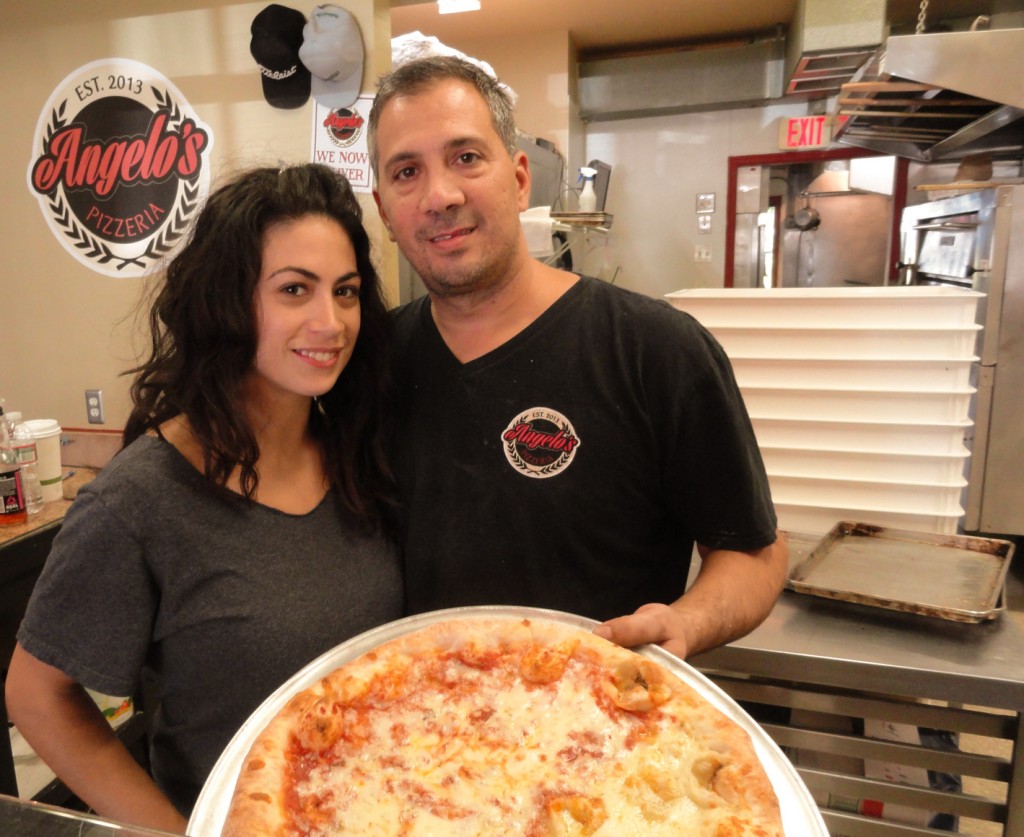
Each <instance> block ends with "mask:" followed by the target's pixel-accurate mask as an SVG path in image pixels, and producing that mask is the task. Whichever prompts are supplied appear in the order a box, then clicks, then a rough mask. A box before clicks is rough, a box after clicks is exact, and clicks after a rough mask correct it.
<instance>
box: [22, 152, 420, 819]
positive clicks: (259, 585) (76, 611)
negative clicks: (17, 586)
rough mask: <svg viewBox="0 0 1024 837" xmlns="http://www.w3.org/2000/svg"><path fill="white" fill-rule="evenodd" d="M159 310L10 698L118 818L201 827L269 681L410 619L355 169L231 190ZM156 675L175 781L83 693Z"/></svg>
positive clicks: (375, 284) (268, 174)
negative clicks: (204, 804)
mask: <svg viewBox="0 0 1024 837" xmlns="http://www.w3.org/2000/svg"><path fill="white" fill-rule="evenodd" d="M150 326H151V329H152V347H151V352H150V355H149V359H148V360H147V361H146V362H145V363H143V364H142V365H141V366H140V367H138V368H137V369H135V370H133V372H134V373H135V374H136V378H135V381H134V384H133V386H132V399H133V405H134V408H133V410H132V413H131V416H130V417H129V419H128V422H127V424H126V426H125V431H124V447H123V448H122V450H121V452H120V453H119V454H118V455H117V456H116V457H115V458H114V459H113V461H112V462H111V463H110V464H109V465H108V466H107V467H106V468H104V469H103V471H102V472H101V473H100V475H99V476H98V477H97V478H96V479H95V480H94V481H93V482H92V483H91V484H90V485H89V486H87V487H86V488H84V489H83V490H82V491H81V492H80V494H79V496H78V498H77V499H76V501H75V503H74V505H73V506H72V508H71V509H70V511H69V513H68V515H67V518H66V519H65V522H64V525H63V527H62V531H61V533H60V535H59V536H58V537H57V539H56V541H55V542H54V546H53V551H52V553H51V554H50V557H49V559H48V561H47V565H46V567H45V570H44V572H43V574H42V576H41V577H40V580H39V582H38V584H37V586H36V589H35V591H34V592H33V596H32V600H31V602H30V604H29V609H28V612H27V614H26V616H25V620H24V622H23V623H22V626H21V629H20V630H19V634H18V640H19V644H18V647H17V649H16V650H15V653H14V658H13V660H12V662H11V667H10V672H9V675H8V681H7V706H8V711H9V714H10V717H11V719H12V721H14V723H15V724H17V726H18V727H19V729H20V730H21V732H22V733H23V734H24V736H25V738H26V739H27V740H28V741H29V743H30V744H32V746H33V747H34V748H35V749H36V751H37V752H38V753H39V755H40V756H41V757H42V758H43V759H44V760H45V761H46V762H48V763H49V764H50V766H51V767H52V768H53V769H54V771H55V772H56V773H57V774H58V775H59V776H60V777H61V778H62V779H63V781H64V782H65V783H66V784H67V785H68V786H69V787H70V788H71V789H72V790H73V791H74V792H75V793H76V794H77V795H78V796H79V797H81V798H82V799H83V800H84V801H85V802H87V803H88V804H89V805H91V806H92V807H93V808H94V809H95V810H96V811H97V812H98V813H100V814H101V815H103V816H107V817H110V818H112V819H117V820H121V821H125V822H131V823H136V824H140V825H148V826H150V827H156V828H162V829H165V830H177V831H183V830H184V827H185V824H186V819H185V817H186V815H187V813H188V812H189V810H190V809H191V807H192V805H193V803H194V802H195V798H196V795H197V794H198V791H199V789H200V787H201V786H202V783H203V781H204V779H205V778H206V776H207V774H208V772H209V771H210V769H211V768H212V766H213V764H214V762H215V760H216V758H217V756H218V755H219V753H220V751H221V750H222V749H223V748H224V746H225V745H226V744H227V742H228V741H229V739H230V738H231V736H232V735H233V734H234V732H235V731H236V730H237V729H238V727H239V726H240V725H241V724H242V722H243V721H244V720H245V719H246V717H248V715H249V714H250V713H251V712H252V711H253V710H254V709H255V708H256V707H257V706H258V705H259V704H260V702H261V701H262V700H263V699H264V698H265V697H266V696H267V695H268V694H269V693H270V692H272V691H273V690H274V689H275V688H276V687H277V686H278V685H280V684H281V683H282V682H283V681H284V680H286V679H287V678H288V677H289V676H290V675H291V674H293V673H294V672H295V671H297V670H298V669H299V668H301V667H302V666H303V665H304V664H305V663H306V662H308V661H309V660H311V659H313V658H314V657H316V656H317V655H319V654H320V653H322V652H323V651H325V650H327V649H329V648H331V647H332V646H334V645H336V644H337V643H339V642H341V641H342V640H344V639H346V638H347V637H349V636H351V635H353V634H356V633H359V632H361V631H363V630H366V629H368V628H370V627H372V626H374V625H377V624H379V623H382V622H385V621H388V620H390V619H393V618H396V617H398V616H400V615H401V605H402V588H401V576H400V571H399V566H398V559H397V556H396V553H395V551H394V549H393V547H392V545H391V543H390V541H389V539H388V538H387V537H386V536H385V532H386V530H387V528H388V527H387V525H386V522H387V519H388V517H389V510H390V508H391V482H390V478H389V471H388V469H387V466H386V463H385V459H384V456H383V432H384V431H383V427H382V414H383V410H382V406H381V402H382V398H383V394H384V391H385V372H384V370H385V364H386V362H387V358H386V350H387V346H388V342H389V339H388V338H389V333H388V314H387V310H386V306H385V304H384V300H383V298H382V293H381V288H380V283H379V280H378V277H377V275H376V272H375V270H374V268H373V265H372V264H371V261H370V247H369V239H368V238H367V234H366V232H365V230H364V229H363V226H362V221H361V211H360V207H359V205H358V203H357V202H356V199H355V197H354V195H353V194H352V191H351V188H350V187H349V185H348V183H347V182H346V181H345V180H344V179H343V178H342V177H340V176H339V175H336V174H335V173H334V172H332V171H331V170H330V169H327V168H325V167H322V166H317V165H301V166H295V167H292V168H285V169H281V170H278V169H259V170H255V171H251V172H249V173H246V174H244V175H242V176H240V177H238V178H237V179H236V180H234V181H233V182H231V183H228V184H227V185H225V186H223V187H221V188H220V189H218V190H217V191H215V192H214V193H213V194H212V195H211V196H210V198H209V199H208V201H207V203H206V205H205V207H204V209H203V210H202V212H201V213H200V214H199V216H198V218H197V219H196V222H195V225H194V227H193V230H192V233H191V235H190V238H189V240H188V242H187V244H186V245H185V247H184V248H183V250H182V251H181V252H180V254H179V255H177V256H176V257H175V258H174V259H173V260H172V262H171V263H170V265H169V267H168V269H167V272H166V277H165V281H164V282H163V284H162V287H161V289H160V290H159V293H158V295H157V297H156V299H155V304H154V306H153V308H152V311H151V313H150ZM357 337H358V340H357V339H356V338H357ZM143 681H145V682H146V683H147V684H148V683H150V682H152V689H151V691H152V693H153V695H154V697H155V698H156V701H157V702H158V706H159V708H158V709H157V711H156V712H155V714H154V717H153V719H152V728H153V734H152V743H151V767H152V773H153V776H154V777H155V779H156V782H155V783H154V782H153V781H152V780H150V778H149V777H148V775H147V774H146V773H145V772H144V771H143V770H141V768H139V767H138V766H137V765H136V764H135V762H134V761H133V760H132V758H131V756H130V755H129V754H128V752H127V751H126V750H125V749H124V747H122V746H121V744H120V742H119V741H118V740H117V739H116V737H115V736H113V735H112V733H111V731H110V728H109V725H108V724H107V723H106V721H105V720H104V719H103V717H102V716H101V715H100V713H99V712H98V710H97V709H96V706H95V704H94V703H93V702H92V701H91V700H90V699H89V697H88V695H87V693H86V692H85V691H84V689H83V687H87V688H90V689H93V690H95V691H98V692H101V693H104V694H111V695H129V694H134V693H135V692H136V690H137V689H138V687H139V686H140V683H141V682H143Z"/></svg>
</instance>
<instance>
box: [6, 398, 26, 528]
mask: <svg viewBox="0 0 1024 837" xmlns="http://www.w3.org/2000/svg"><path fill="white" fill-rule="evenodd" d="M26 520H28V511H27V510H26V508H25V492H24V490H23V489H22V487H21V468H20V467H19V465H18V456H17V454H16V453H15V452H14V448H13V447H12V446H11V437H10V434H9V433H8V432H7V419H6V418H4V408H3V407H0V526H13V525H14V524H16V523H24V522H25V521H26Z"/></svg>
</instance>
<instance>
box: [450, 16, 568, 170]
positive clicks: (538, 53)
mask: <svg viewBox="0 0 1024 837" xmlns="http://www.w3.org/2000/svg"><path fill="white" fill-rule="evenodd" d="M448 46H451V47H453V48H455V49H458V50H460V51H462V52H464V53H465V54H466V55H469V56H471V57H473V58H478V59H480V60H481V61H486V62H487V63H488V64H490V65H491V66H492V67H493V68H494V71H495V72H496V73H497V74H498V77H499V78H500V79H501V80H502V81H504V82H505V83H506V84H508V85H509V86H510V87H511V88H512V89H513V90H514V91H515V92H516V97H517V98H516V124H517V125H518V127H519V129H520V130H521V131H525V132H526V133H527V134H530V135H531V136H534V137H541V138H543V139H547V140H550V141H552V142H553V143H554V144H555V145H556V146H557V147H558V150H559V151H561V152H562V153H563V154H566V153H567V152H568V142H569V118H570V117H569V67H570V66H571V63H572V62H571V61H570V44H569V33H568V32H565V31H561V32H559V31H554V32H544V33H537V34H536V35H531V36H530V42H529V48H528V49H527V48H524V45H523V40H522V39H521V38H500V37H499V38H477V39H472V40H465V41H460V42H459V43H457V44H454V43H448Z"/></svg>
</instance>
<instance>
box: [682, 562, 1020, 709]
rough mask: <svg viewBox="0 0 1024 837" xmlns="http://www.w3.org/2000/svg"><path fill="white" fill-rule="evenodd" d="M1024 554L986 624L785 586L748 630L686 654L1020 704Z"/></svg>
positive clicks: (699, 660) (832, 680)
mask: <svg viewBox="0 0 1024 837" xmlns="http://www.w3.org/2000/svg"><path fill="white" fill-rule="evenodd" d="M1018 558H1019V556H1018ZM1022 563H1024V559H1019V560H1018V561H1017V563H1016V566H1011V567H1010V571H1009V574H1008V576H1007V610H1006V612H1005V613H1003V614H1002V615H1001V616H999V618H997V619H995V620H994V621H992V622H990V623H981V624H977V625H970V624H962V623H959V622H948V621H945V620H942V619H935V618H930V617H922V616H916V615H914V614H906V613H899V612H896V611H890V610H880V609H876V608H870V607H866V606H864V605H856V604H847V603H844V602H838V601H831V600H826V599H819V598H815V597H812V596H804V595H800V594H798V593H792V592H789V591H786V592H784V593H783V594H782V597H781V598H780V600H779V602H778V604H777V605H776V606H775V610H774V611H773V612H772V614H771V615H770V616H769V617H768V619H767V620H766V621H765V622H764V624H762V625H761V626H760V627H759V628H757V630H755V631H754V632H753V633H751V634H750V635H748V636H746V637H744V638H743V639H740V640H737V641H736V642H734V643H732V644H730V645H728V646H725V647H723V648H719V649H716V650H714V651H710V652H707V653H705V654H701V655H699V656H698V657H695V658H694V659H693V660H691V661H690V662H692V663H694V664H695V665H696V666H697V667H698V668H702V669H707V668H711V669H714V668H725V669H728V670H732V671H742V672H746V673H748V674H758V675H764V676H767V677H776V678H793V679H795V680H807V681H808V682H813V683H816V684H819V685H828V686H838V687H844V688H849V689H864V690H872V691H885V692H887V693H889V694H897V695H905V696H907V697H920V696H922V695H923V694H927V695H928V696H930V697H932V698H936V699H941V700H948V701H954V702H959V703H966V704H981V705H984V706H991V707H997V708H1000V709H1012V710H1014V711H1016V712H1021V711H1024V582H1022V581H1021V579H1020V578H1019V575H1018V574H1019V573H1020V570H1021V564H1022Z"/></svg>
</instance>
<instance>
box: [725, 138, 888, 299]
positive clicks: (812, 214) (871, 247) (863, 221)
mask: <svg viewBox="0 0 1024 837" xmlns="http://www.w3.org/2000/svg"><path fill="white" fill-rule="evenodd" d="M906 191H907V160H905V159H899V158H894V157H888V156H886V155H882V154H877V153H875V152H871V151H865V150H862V149H853V148H849V149H828V150H822V151H806V152H787V153H780V154H764V155H753V156H743V157H730V158H729V182H728V192H727V207H726V210H727V214H726V253H725V286H726V287H812V286H827V285H835V286H850V285H885V284H890V283H892V282H895V281H896V280H897V268H898V258H899V247H898V246H893V243H894V242H897V243H898V241H899V219H900V216H901V215H902V211H903V207H904V206H905V204H906Z"/></svg>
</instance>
